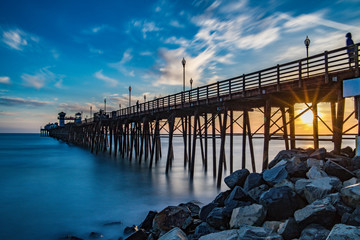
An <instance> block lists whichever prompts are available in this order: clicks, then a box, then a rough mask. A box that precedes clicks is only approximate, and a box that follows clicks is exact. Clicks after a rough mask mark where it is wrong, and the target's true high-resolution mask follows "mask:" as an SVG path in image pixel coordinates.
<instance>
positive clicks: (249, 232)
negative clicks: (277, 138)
mask: <svg viewBox="0 0 360 240" xmlns="http://www.w3.org/2000/svg"><path fill="white" fill-rule="evenodd" d="M353 152H354V151H353V150H352V149H351V148H349V147H347V148H345V149H343V150H342V152H341V154H340V155H335V154H333V153H332V152H327V151H326V149H324V148H321V149H316V150H314V149H293V150H284V151H281V152H279V153H278V154H277V156H276V157H275V158H274V159H273V160H272V161H271V162H270V164H269V169H266V170H264V171H263V172H262V173H250V172H249V171H248V170H247V169H241V170H237V171H235V172H233V173H232V174H231V175H230V176H228V177H226V178H225V179H224V181H225V183H226V185H227V186H228V187H229V189H228V190H227V191H224V192H221V193H220V194H218V196H216V197H215V199H214V200H213V201H212V202H210V203H208V204H206V205H203V206H202V207H200V206H199V205H198V204H197V203H195V202H188V203H182V204H180V205H178V206H168V207H166V208H165V209H163V210H162V211H160V212H153V211H150V212H149V214H148V216H147V217H146V219H145V220H144V221H143V222H142V223H141V224H140V225H139V227H138V228H134V229H137V230H136V231H135V232H134V233H132V234H131V235H130V236H128V237H127V238H125V239H128V240H157V239H159V240H186V239H188V240H197V239H199V240H215V239H221V240H235V239H267V240H278V239H279V240H280V239H284V240H290V239H300V240H315V239H316V240H322V239H324V240H325V239H326V240H335V239H360V183H359V182H360V180H359V178H360V157H354V156H353Z"/></svg>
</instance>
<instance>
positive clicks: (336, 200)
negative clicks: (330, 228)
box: [326, 193, 353, 216]
mask: <svg viewBox="0 0 360 240" xmlns="http://www.w3.org/2000/svg"><path fill="white" fill-rule="evenodd" d="M326 198H328V199H329V200H330V202H331V204H332V205H333V206H334V207H335V208H336V213H337V214H338V215H339V216H342V215H344V214H345V213H349V214H350V213H351V212H352V211H353V208H351V207H349V206H347V205H346V204H345V203H344V202H343V201H342V200H341V197H340V193H332V194H329V195H328V196H327V197H326Z"/></svg>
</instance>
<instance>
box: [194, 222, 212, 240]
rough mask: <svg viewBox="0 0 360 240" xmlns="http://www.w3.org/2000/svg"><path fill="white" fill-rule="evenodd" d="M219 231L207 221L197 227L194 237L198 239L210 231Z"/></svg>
mask: <svg viewBox="0 0 360 240" xmlns="http://www.w3.org/2000/svg"><path fill="white" fill-rule="evenodd" d="M214 232H217V230H216V229H215V228H213V227H212V226H210V225H209V224H208V223H207V222H203V223H201V224H200V225H199V226H197V227H196V228H195V233H194V235H193V239H198V238H200V237H201V236H205V235H207V234H210V233H214Z"/></svg>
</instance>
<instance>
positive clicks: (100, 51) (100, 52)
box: [89, 47, 104, 55]
mask: <svg viewBox="0 0 360 240" xmlns="http://www.w3.org/2000/svg"><path fill="white" fill-rule="evenodd" d="M89 51H90V52H91V53H95V54H98V55H101V54H103V53H104V51H103V50H101V49H97V48H94V47H89Z"/></svg>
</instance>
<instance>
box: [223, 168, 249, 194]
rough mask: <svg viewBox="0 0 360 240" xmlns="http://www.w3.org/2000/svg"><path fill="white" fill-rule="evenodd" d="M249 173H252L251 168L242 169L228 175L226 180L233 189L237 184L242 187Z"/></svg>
mask: <svg viewBox="0 0 360 240" xmlns="http://www.w3.org/2000/svg"><path fill="white" fill-rule="evenodd" d="M249 174H250V172H249V170H247V169H240V170H237V171H235V172H233V173H232V174H230V175H229V176H227V177H226V178H225V179H224V182H225V184H226V185H227V186H228V187H229V188H230V189H233V188H234V187H235V186H241V187H242V186H243V185H244V182H245V180H246V178H247V176H248V175H249Z"/></svg>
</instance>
